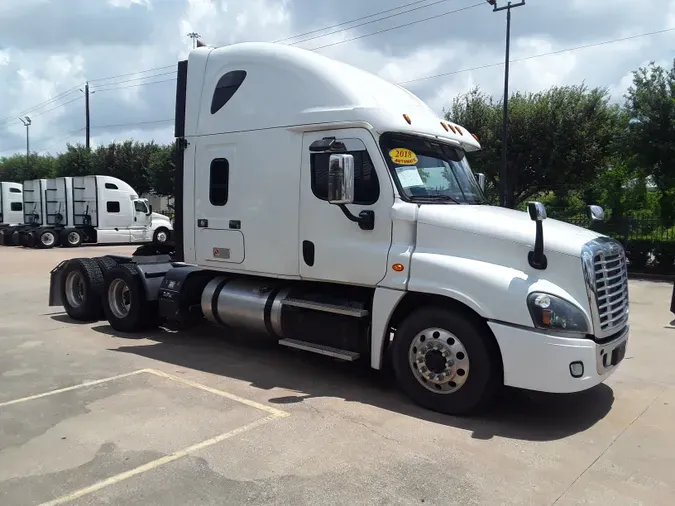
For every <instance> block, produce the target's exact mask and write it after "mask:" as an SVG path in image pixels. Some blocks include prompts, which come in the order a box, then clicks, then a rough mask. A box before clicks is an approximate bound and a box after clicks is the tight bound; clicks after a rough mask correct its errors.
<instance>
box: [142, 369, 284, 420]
mask: <svg viewBox="0 0 675 506" xmlns="http://www.w3.org/2000/svg"><path fill="white" fill-rule="evenodd" d="M145 372H148V373H150V374H155V375H157V376H160V377H162V378H168V379H170V380H173V381H178V382H180V383H184V384H185V385H189V386H191V387H194V388H199V389H200V390H204V391H206V392H210V393H212V394H216V395H220V396H221V397H225V398H226V399H230V400H231V401H235V402H238V403H240V404H244V405H246V406H250V407H252V408H256V409H259V410H261V411H266V412H267V413H269V414H271V415H274V416H276V417H279V418H283V417H286V416H288V415H289V414H290V413H287V412H286V411H282V410H280V409H277V408H273V407H272V406H266V405H265V404H261V403H259V402H256V401H252V400H250V399H245V398H243V397H239V396H238V395H234V394H231V393H229V392H225V391H224V390H218V389H217V388H211V387H207V386H206V385H202V384H201V383H196V382H194V381H190V380H187V379H185V378H179V377H178V376H174V375H173V374H169V373H166V372H163V371H158V370H156V369H145Z"/></svg>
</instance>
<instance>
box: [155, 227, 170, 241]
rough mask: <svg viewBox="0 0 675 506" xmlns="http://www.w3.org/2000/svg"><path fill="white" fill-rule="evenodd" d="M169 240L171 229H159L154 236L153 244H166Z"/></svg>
mask: <svg viewBox="0 0 675 506" xmlns="http://www.w3.org/2000/svg"><path fill="white" fill-rule="evenodd" d="M168 240H169V229H168V228H166V227H159V228H158V229H157V230H155V233H154V234H153V236H152V242H153V243H155V244H164V243H165V242H167V241H168Z"/></svg>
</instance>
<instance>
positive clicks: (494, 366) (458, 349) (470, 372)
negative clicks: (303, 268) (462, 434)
mask: <svg viewBox="0 0 675 506" xmlns="http://www.w3.org/2000/svg"><path fill="white" fill-rule="evenodd" d="M392 361H393V367H394V372H395V374H396V378H397V379H398V382H399V384H400V385H401V388H402V389H403V390H404V391H405V392H406V393H407V394H408V395H409V396H410V397H411V398H412V399H413V400H414V401H416V402H417V403H418V404H420V405H422V406H424V407H425V408H428V409H431V410H433V411H438V412H440V413H445V414H449V415H468V414H470V413H473V412H476V411H479V410H481V409H483V408H485V407H487V406H488V405H489V404H490V402H491V401H492V400H493V399H494V396H495V394H496V392H497V390H498V388H499V386H500V385H501V382H502V381H501V380H502V378H501V374H500V371H501V368H500V360H499V356H498V355H497V354H496V353H495V350H494V347H493V346H492V336H490V335H489V333H488V332H487V331H486V330H485V329H484V328H482V327H481V326H480V325H479V324H478V323H477V322H474V321H473V320H472V319H469V318H467V317H466V316H464V315H462V314H461V313H458V312H454V311H451V310H446V309H441V308H424V309H418V310H416V311H415V312H413V313H412V314H411V315H410V316H408V317H407V318H406V319H405V320H404V321H403V324H402V325H401V326H400V327H399V328H398V330H397V332H396V336H395V338H394V343H393V349H392Z"/></svg>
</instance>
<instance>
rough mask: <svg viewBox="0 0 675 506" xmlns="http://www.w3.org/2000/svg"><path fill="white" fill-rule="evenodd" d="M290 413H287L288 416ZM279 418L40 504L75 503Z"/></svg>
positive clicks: (189, 447)
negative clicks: (81, 498) (83, 497)
mask: <svg viewBox="0 0 675 506" xmlns="http://www.w3.org/2000/svg"><path fill="white" fill-rule="evenodd" d="M287 415H288V413H286V415H284V416H287ZM277 418H280V416H279V415H269V416H266V417H265V418H260V419H259V420H256V421H255V422H251V423H249V424H246V425H244V426H242V427H239V428H237V429H233V430H231V431H229V432H225V433H223V434H220V435H219V436H216V437H214V438H211V439H207V440H206V441H202V442H201V443H197V444H195V445H192V446H188V447H187V448H184V449H182V450H179V451H177V452H173V453H172V454H170V455H167V456H165V457H162V458H160V459H157V460H153V461H152V462H148V463H147V464H143V465H142V466H138V467H136V468H134V469H131V470H129V471H125V472H124V473H120V474H117V475H115V476H112V477H110V478H107V479H105V480H101V481H99V482H97V483H94V484H93V485H91V486H89V487H85V488H81V489H80V490H76V491H75V492H72V493H70V494H68V495H64V496H62V497H59V498H57V499H54V500H52V501H48V502H45V503H42V504H40V505H39V506H58V505H59V504H65V503H68V502H70V501H74V500H75V499H79V498H80V497H82V496H85V495H89V494H91V493H93V492H97V491H99V490H101V489H103V488H105V487H109V486H110V485H115V484H116V483H119V482H121V481H123V480H126V479H128V478H131V477H133V476H136V475H139V474H141V473H145V472H147V471H150V470H152V469H156V468H158V467H160V466H163V465H165V464H168V463H170V462H173V461H175V460H178V459H180V458H181V457H185V456H186V455H189V454H190V453H194V452H196V451H198V450H202V449H204V448H207V447H209V446H212V445H214V444H216V443H220V442H221V441H224V440H226V439H229V438H231V437H233V436H236V435H238V434H241V433H242V432H246V431H248V430H251V429H254V428H256V427H259V426H261V425H264V424H266V423H268V422H271V421H272V420H275V419H277Z"/></svg>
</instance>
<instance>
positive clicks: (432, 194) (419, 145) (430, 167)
mask: <svg viewBox="0 0 675 506" xmlns="http://www.w3.org/2000/svg"><path fill="white" fill-rule="evenodd" d="M380 146H381V147H382V152H383V153H384V157H385V159H386V160H387V163H388V164H389V168H390V170H391V172H392V174H393V175H394V178H395V179H396V185H397V186H398V189H399V192H401V197H402V198H403V199H404V200H408V201H411V202H419V203H455V204H484V203H485V197H484V195H483V192H482V190H481V189H480V186H478V183H477V181H476V178H475V176H474V174H473V172H472V171H471V167H470V166H469V162H468V160H467V159H466V154H465V153H464V150H462V149H460V148H457V147H455V146H452V145H450V144H446V143H443V142H439V141H435V140H432V139H427V138H425V137H421V136H416V135H408V134H397V133H386V134H384V135H382V137H381V139H380Z"/></svg>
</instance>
